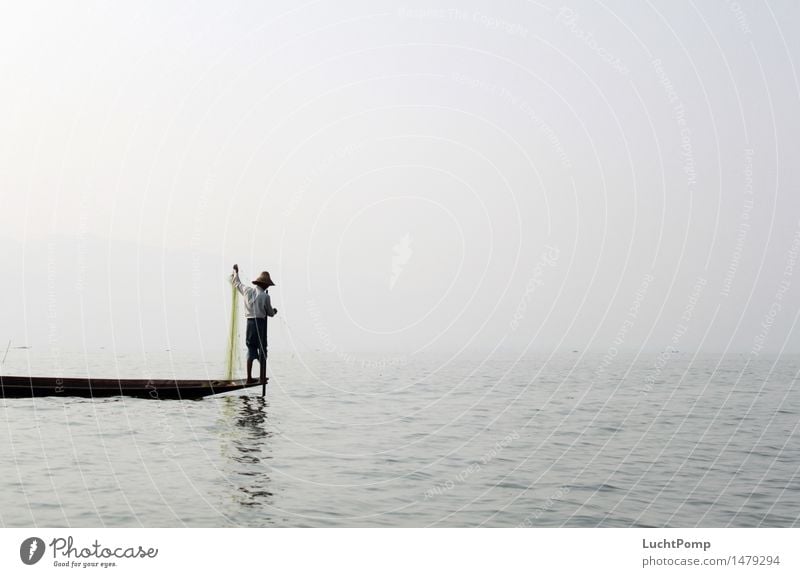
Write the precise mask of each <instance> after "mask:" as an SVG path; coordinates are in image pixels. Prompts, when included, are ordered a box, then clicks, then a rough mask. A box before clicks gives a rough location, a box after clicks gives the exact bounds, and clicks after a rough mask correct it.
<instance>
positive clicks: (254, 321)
mask: <svg viewBox="0 0 800 577" xmlns="http://www.w3.org/2000/svg"><path fill="white" fill-rule="evenodd" d="M231 283H233V286H235V287H236V290H238V291H239V292H240V293H242V296H243V297H244V315H245V317H247V336H246V344H247V382H248V383H250V384H252V383H254V382H255V381H253V361H256V360H257V361H258V367H259V376H260V381H259V382H260V383H261V384H262V385H266V384H267V317H274V316H275V314H276V313H277V312H278V309H274V308H272V301H271V300H270V298H269V292H267V291H268V290H269V287H271V286H275V283H274V282H272V279H271V278H270V276H269V273H268V272H267V271H264V272H262V273H261V274H260V275H258V278H257V279H255V280H254V281H253V284H254V285H255V286H254V287H251V286H245V285H244V284H242V281H241V280H239V265H233V274H232V275H231Z"/></svg>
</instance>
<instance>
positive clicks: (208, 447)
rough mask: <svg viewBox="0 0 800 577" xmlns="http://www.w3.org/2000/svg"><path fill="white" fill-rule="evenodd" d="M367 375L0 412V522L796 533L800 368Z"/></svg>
mask: <svg viewBox="0 0 800 577" xmlns="http://www.w3.org/2000/svg"><path fill="white" fill-rule="evenodd" d="M33 357H34V355H33V354H30V358H33ZM27 358H28V356H27V355H26V354H24V352H23V351H15V352H14V354H11V355H9V360H8V363H7V365H6V366H5V367H4V369H3V370H4V372H5V373H6V374H14V373H21V374H27V373H28V364H27ZM70 359H71V360H70V361H69V362H67V360H66V359H64V358H62V359H61V360H60V364H61V365H62V367H61V369H60V370H61V371H62V372H64V373H66V372H69V373H70V374H85V373H86V372H89V373H90V374H92V375H94V376H98V377H99V376H109V375H110V376H114V375H116V374H118V372H117V371H119V370H122V369H120V367H127V368H126V369H125V370H126V371H127V372H126V374H125V375H124V376H129V377H139V376H171V375H173V374H179V375H180V376H181V377H189V376H205V375H204V371H205V368H204V365H203V364H202V363H197V362H192V360H191V359H176V358H175V357H174V356H173V357H166V355H165V358H164V359H162V360H158V359H155V360H154V358H153V357H151V358H149V359H148V360H147V365H146V366H147V367H148V368H147V370H143V369H141V368H140V369H139V370H138V371H137V370H135V367H136V362H137V361H136V359H135V357H131V358H121V357H117V358H116V359H115V360H113V361H112V362H109V361H108V360H107V359H105V358H104V357H100V356H97V357H93V358H91V359H87V358H86V357H85V356H80V355H78V356H73V357H70ZM361 360H363V359H358V358H355V357H354V358H352V359H350V361H351V362H343V361H342V360H340V359H336V358H331V357H327V358H326V357H324V356H320V355H318V354H317V355H313V356H312V355H300V356H298V355H289V354H287V355H283V356H282V355H279V354H275V355H273V358H272V359H271V369H270V372H271V374H272V375H273V376H272V380H271V382H270V386H269V393H268V398H267V400H266V401H264V400H263V399H261V397H260V396H259V394H258V393H260V389H251V390H250V391H247V392H244V393H234V394H231V395H228V396H222V397H216V398H210V399H205V400H202V401H160V402H158V401H149V400H138V399H129V398H115V399H103V400H94V401H93V400H86V399H62V398H41V399H20V400H0V470H2V472H3V475H2V483H3V490H2V492H0V525H3V526H10V527H16V526H48V527H63V526H74V527H84V526H108V527H138V526H169V527H184V526H189V527H195V526H256V527H262V526H502V527H508V526H511V527H513V526H546V527H559V526H573V527H597V526H602V527H631V526H691V527H694V526H746V527H751V526H781V527H783V526H798V525H800V431H798V424H799V423H800V401H798V390H797V388H798V386H797V378H798V370H800V359H798V358H796V357H789V358H781V359H777V358H770V359H767V358H763V357H761V358H758V359H756V360H752V359H749V358H748V357H747V356H745V355H741V356H727V357H725V358H720V357H715V356H708V355H706V356H699V357H693V356H690V355H675V356H673V357H672V358H670V359H669V360H668V361H667V362H666V363H660V362H659V361H658V359H657V358H656V357H655V356H654V355H652V356H639V357H634V356H629V357H624V358H623V357H622V356H618V357H617V358H616V359H614V360H613V362H610V363H609V362H608V359H605V360H604V359H603V358H602V357H601V356H599V355H582V354H578V353H575V354H569V355H562V356H560V357H557V358H550V359H548V358H546V357H544V356H542V357H540V358H538V357H535V356H529V357H528V358H525V359H523V360H514V359H505V360H498V359H489V360H487V359H481V358H476V359H473V360H471V361H465V360H459V361H448V359H446V358H439V359H437V358H430V357H429V358H424V359H423V358H420V359H417V358H412V359H410V360H409V361H408V362H407V363H406V362H401V363H398V364H396V366H392V367H382V366H380V363H373V362H372V361H376V360H379V359H371V360H370V362H368V363H361ZM70 363H72V366H69V365H70ZM126 363H127V364H126ZM364 364H366V366H363V365H364ZM662 365H663V366H662ZM131 367H134V368H131ZM45 372H46V371H42V370H39V371H38V373H39V374H42V373H45ZM189 373H193V374H189ZM211 376H212V377H217V376H219V375H211Z"/></svg>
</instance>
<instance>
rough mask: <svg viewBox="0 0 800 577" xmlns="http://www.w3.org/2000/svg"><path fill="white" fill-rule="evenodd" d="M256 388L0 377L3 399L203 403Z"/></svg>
mask: <svg viewBox="0 0 800 577" xmlns="http://www.w3.org/2000/svg"><path fill="white" fill-rule="evenodd" d="M256 385H257V384H247V383H246V382H245V381H244V379H239V380H232V381H225V380H178V379H93V378H73V377H65V378H56V377H6V376H0V398H2V397H5V398H7V399H10V398H30V397H118V396H127V397H139V398H142V399H201V398H203V397H208V396H210V395H218V394H220V393H227V392H230V391H238V390H239V389H244V388H246V387H253V386H256Z"/></svg>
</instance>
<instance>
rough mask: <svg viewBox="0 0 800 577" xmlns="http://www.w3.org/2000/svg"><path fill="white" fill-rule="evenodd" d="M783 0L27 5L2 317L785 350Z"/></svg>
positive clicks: (8, 79)
mask: <svg viewBox="0 0 800 577" xmlns="http://www.w3.org/2000/svg"><path fill="white" fill-rule="evenodd" d="M798 22H800V7H798V5H797V4H796V3H794V2H790V1H788V0H787V1H784V2H768V3H762V2H747V1H744V2H737V3H728V2H715V3H693V2H648V3H629V2H621V1H620V2H577V1H576V2H572V3H569V4H567V5H561V4H559V3H539V2H525V1H516V2H508V3H491V2H459V3H458V4H457V5H442V6H438V7H436V6H433V5H431V4H430V3H423V2H416V3H414V2H385V1H378V2H375V1H370V2H367V1H362V2H356V1H340V2H309V3H305V4H302V5H300V4H298V3H295V2H269V3H263V4H262V3H260V2H193V3H163V2H124V3H102V2H97V3H93V2H83V3H81V2H78V3H68V4H67V3H55V2H46V3H43V2H24V3H5V4H4V6H3V8H2V17H0V69H1V70H2V74H3V79H4V82H3V89H2V91H0V134H2V137H1V138H0V148H1V149H2V153H1V154H0V203H1V204H0V246H2V253H0V266H2V271H3V283H2V285H0V343H3V347H2V348H3V349H5V343H6V342H7V341H9V340H10V341H12V342H13V343H14V345H17V346H31V347H33V349H35V350H41V351H44V352H47V351H48V350H49V351H53V350H56V351H59V350H68V349H69V350H74V349H79V350H80V349H96V348H99V347H105V348H107V349H120V350H123V349H125V350H128V349H133V350H163V349H167V348H169V349H176V350H185V351H189V352H192V351H195V352H198V353H202V352H203V351H209V350H218V349H222V348H223V347H224V341H225V338H226V327H227V323H228V320H229V316H228V314H227V311H228V310H229V308H228V307H230V301H231V293H230V287H229V285H228V284H227V275H228V274H229V272H230V268H231V265H232V264H234V263H238V264H239V266H240V268H241V270H242V274H243V275H245V276H247V278H248V279H249V278H255V276H256V275H257V274H258V273H259V272H260V271H261V270H268V271H270V273H271V274H272V278H273V279H274V280H275V282H276V286H275V287H273V288H272V289H271V290H270V293H271V295H272V300H273V304H274V305H275V306H276V307H278V309H279V311H280V312H279V315H278V317H277V318H276V319H273V320H271V321H270V347H271V350H272V351H277V352H281V351H290V350H294V349H297V350H306V349H318V350H323V351H327V352H346V351H380V352H382V353H384V354H392V355H398V356H400V355H414V354H417V353H421V352H457V351H475V352H476V353H478V354H489V353H491V352H492V351H498V352H499V351H505V352H509V353H511V354H515V355H527V354H540V353H541V352H543V351H572V350H579V351H585V350H596V351H609V350H614V352H616V351H617V350H624V349H631V350H652V351H663V350H670V349H674V350H681V351H704V352H739V353H746V354H751V355H759V354H766V353H767V352H772V353H776V352H780V353H784V354H786V353H795V352H797V351H798V347H800V337H798V335H797V334H796V331H795V330H794V327H795V324H796V322H797V318H798V311H799V310H800V309H799V307H798V304H800V300H798V295H799V294H800V293H799V291H800V268H798V267H797V266H796V265H797V258H798V253H800V196H799V195H798V192H799V191H800V171H799V170H798V166H797V162H798V158H799V157H800V156H799V155H800V146H798V142H799V140H798V135H800V115H799V114H798V110H800V106H799V105H800V101H799V98H800V83H799V82H798V76H797V67H798V64H797V62H798V56H800V37H798V35H797V34H796V33H795V30H794V29H795V28H796V24H797V23H798Z"/></svg>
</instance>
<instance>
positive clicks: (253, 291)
mask: <svg viewBox="0 0 800 577" xmlns="http://www.w3.org/2000/svg"><path fill="white" fill-rule="evenodd" d="M231 283H232V284H233V286H235V287H236V290H238V291H239V292H240V293H242V296H243V297H244V316H245V317H247V318H248V319H263V318H266V317H274V316H275V309H273V308H272V300H271V299H270V298H269V292H267V290H266V289H264V288H262V287H260V286H258V285H253V286H247V285H245V284H243V283H242V281H241V280H239V273H233V274H232V275H231Z"/></svg>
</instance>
